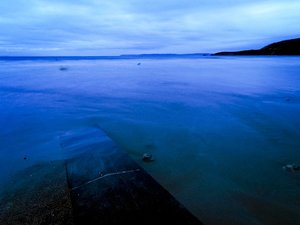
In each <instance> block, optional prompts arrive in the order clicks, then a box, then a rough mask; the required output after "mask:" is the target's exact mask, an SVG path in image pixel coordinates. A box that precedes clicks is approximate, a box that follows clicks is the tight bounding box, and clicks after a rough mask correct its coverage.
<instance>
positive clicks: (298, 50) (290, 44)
mask: <svg viewBox="0 0 300 225" xmlns="http://www.w3.org/2000/svg"><path fill="white" fill-rule="evenodd" d="M213 55H229V56H230V55H300V38H296V39H291V40H285V41H280V42H275V43H273V44H270V45H267V46H265V47H263V48H261V49H258V50H244V51H237V52H218V53H215V54H213Z"/></svg>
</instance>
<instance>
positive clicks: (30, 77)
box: [0, 57, 300, 225]
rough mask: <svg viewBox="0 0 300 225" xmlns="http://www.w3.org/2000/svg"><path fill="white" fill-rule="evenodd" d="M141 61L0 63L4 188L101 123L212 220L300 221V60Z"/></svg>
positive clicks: (195, 210) (0, 143) (57, 156)
mask: <svg viewBox="0 0 300 225" xmlns="http://www.w3.org/2000/svg"><path fill="white" fill-rule="evenodd" d="M140 61H141V62H142V63H141V65H140V66H137V61H136V60H99V61H61V62H59V61H58V62H54V61H53V62H52V61H48V62H47V61H44V62H42V61H40V62H39V61H24V62H22V61H19V62H0V98H1V102H0V124H1V130H0V151H1V158H0V171H1V173H0V178H1V181H0V187H2V188H5V187H6V183H8V182H9V179H10V178H11V177H13V176H14V175H15V174H16V173H17V172H18V171H20V170H23V169H26V168H29V167H31V166H32V165H35V164H37V163H40V162H47V161H54V160H59V159H61V158H62V157H63V155H62V151H61V148H60V143H59V138H58V137H59V136H60V135H61V134H62V133H64V132H66V131H69V130H73V129H77V128H79V129H80V128H84V127H91V126H100V127H101V128H102V129H103V130H105V131H106V132H107V133H108V134H109V135H110V136H111V138H112V139H114V140H115V141H116V142H117V143H118V144H119V145H120V146H122V147H123V148H124V149H125V150H126V151H127V152H128V153H129V154H130V155H131V156H132V157H133V158H134V159H135V160H136V161H137V162H138V163H140V165H142V166H143V167H144V168H145V169H146V170H147V171H149V173H150V174H151V175H153V176H154V177H155V178H156V179H157V180H158V181H159V182H160V183H161V184H162V185H163V186H164V187H166V188H167V189H168V190H169V191H170V192H171V193H172V194H174V195H175V197H177V199H178V200H179V201H181V202H182V203H183V204H184V205H185V206H186V207H187V208H188V209H190V210H191V211H192V212H193V213H194V214H195V215H196V216H198V217H199V218H200V219H201V220H202V221H203V222H204V223H205V224H208V225H209V224H220V225H222V224H254V225H256V224H257V225H260V224H267V225H269V224H270V225H271V224H272V225H273V224H280V225H282V224H300V197H299V196H300V172H294V173H290V172H287V171H284V170H283V169H282V167H283V166H284V165H286V164H292V163H295V164H297V165H299V164H300V151H299V149H300V117H299V115H300V74H299V71H300V63H299V62H300V61H299V58H297V57H240V58H238V57H224V58H214V57H211V58H202V59H172V60H146V59H144V60H139V62H140ZM62 67H63V68H68V70H60V68H62ZM145 152H147V153H151V154H152V155H153V156H154V158H155V162H153V163H147V164H145V163H143V161H142V159H141V157H142V155H143V153H145Z"/></svg>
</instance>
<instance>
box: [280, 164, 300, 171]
mask: <svg viewBox="0 0 300 225" xmlns="http://www.w3.org/2000/svg"><path fill="white" fill-rule="evenodd" d="M282 169H284V170H286V171H288V172H296V171H298V170H299V171H300V166H298V165H295V164H287V165H285V166H283V167H282Z"/></svg>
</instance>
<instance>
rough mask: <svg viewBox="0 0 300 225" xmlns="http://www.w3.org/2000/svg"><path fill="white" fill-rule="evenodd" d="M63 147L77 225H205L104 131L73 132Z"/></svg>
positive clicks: (68, 135)
mask: <svg viewBox="0 0 300 225" xmlns="http://www.w3.org/2000/svg"><path fill="white" fill-rule="evenodd" d="M83 137H84V140H85V141H81V142H80V143H81V144H78V143H79V142H78V141H79V140H82V139H83ZM97 140H98V141H97ZM76 143H77V144H76ZM62 147H63V150H64V153H65V154H66V155H68V154H72V157H73V158H71V159H67V160H66V168H67V176H68V185H69V188H70V191H71V199H72V205H73V209H74V211H73V212H74V221H75V224H77V225H83V224H89V225H94V224H101V225H106V224H107V225H108V224H109V225H114V224H116V225H117V224H118V225H120V224H130V225H132V224H184V225H189V224H201V223H200V222H199V221H198V220H197V219H196V218H195V217H194V216H193V215H192V214H190V213H189V212H188V211H187V210H186V209H185V208H184V207H183V206H182V205H181V204H180V203H178V202H177V201H176V200H175V199H174V198H173V197H172V196H171V195H170V194H169V193H168V192H167V191H166V190H165V189H164V188H163V187H162V186H160V185H159V184H158V183H157V182H156V181H155V180H154V179H153V178H152V177H151V176H150V175H149V174H147V173H146V172H145V171H144V170H143V169H142V168H141V167H140V166H139V165H138V164H136V163H135V162H134V161H133V160H131V159H130V158H129V157H128V156H127V155H126V154H125V153H124V152H122V151H121V150H120V149H119V148H118V146H116V145H115V144H114V143H113V141H112V140H111V139H109V138H108V137H107V136H106V135H105V134H104V133H103V132H101V131H100V130H98V129H96V130H94V129H91V130H89V131H79V132H78V133H77V134H76V132H75V133H69V134H67V135H65V136H64V137H62ZM83 149H88V151H85V150H83ZM76 153H78V154H76Z"/></svg>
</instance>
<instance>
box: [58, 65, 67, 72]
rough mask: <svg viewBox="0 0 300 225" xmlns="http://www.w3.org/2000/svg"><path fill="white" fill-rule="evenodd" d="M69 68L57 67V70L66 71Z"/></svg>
mask: <svg viewBox="0 0 300 225" xmlns="http://www.w3.org/2000/svg"><path fill="white" fill-rule="evenodd" d="M68 69H69V68H68V67H65V66H61V67H59V70H60V71H67V70H68Z"/></svg>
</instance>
